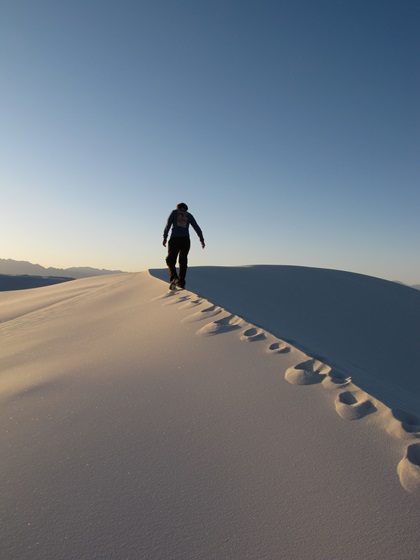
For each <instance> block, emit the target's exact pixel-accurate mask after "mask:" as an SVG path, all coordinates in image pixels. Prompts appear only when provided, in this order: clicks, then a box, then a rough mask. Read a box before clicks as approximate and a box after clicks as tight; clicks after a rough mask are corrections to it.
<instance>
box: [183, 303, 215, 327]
mask: <svg viewBox="0 0 420 560" xmlns="http://www.w3.org/2000/svg"><path fill="white" fill-rule="evenodd" d="M221 312H222V308H221V307H218V306H217V305H211V306H210V307H206V309H202V310H201V311H197V313H194V314H193V315H189V316H188V317H185V319H182V321H181V322H182V323H194V322H195V321H202V320H203V319H208V318H209V317H214V316H215V315H218V314H219V313H221Z"/></svg>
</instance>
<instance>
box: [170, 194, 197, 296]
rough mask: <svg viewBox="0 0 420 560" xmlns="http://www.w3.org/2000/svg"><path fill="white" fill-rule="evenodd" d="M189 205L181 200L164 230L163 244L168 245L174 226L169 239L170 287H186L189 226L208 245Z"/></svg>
mask: <svg viewBox="0 0 420 560" xmlns="http://www.w3.org/2000/svg"><path fill="white" fill-rule="evenodd" d="M187 210H188V206H187V205H186V204H185V202H180V203H179V204H178V205H177V207H176V209H175V210H172V212H171V213H170V215H169V218H168V221H167V223H166V227H165V230H164V232H163V246H164V247H166V240H167V239H168V233H169V230H170V229H171V228H172V233H171V238H170V239H169V246H168V256H167V257H166V264H167V265H168V269H169V276H170V282H171V283H170V285H169V288H170V289H171V290H174V289H175V287H176V285H178V287H179V288H185V276H186V274H187V267H188V252H189V250H190V234H189V231H188V229H189V226H190V225H191V226H192V227H193V228H194V230H195V231H196V233H197V235H198V237H199V239H200V241H201V246H202V247H203V249H204V247H205V246H206V245H205V243H204V237H203V232H202V231H201V228H200V226H199V225H198V224H197V222H196V221H195V219H194V216H193V215H192V214H190V213H189V212H188V211H187ZM178 257H179V276H178V274H177V272H176V261H177V259H178Z"/></svg>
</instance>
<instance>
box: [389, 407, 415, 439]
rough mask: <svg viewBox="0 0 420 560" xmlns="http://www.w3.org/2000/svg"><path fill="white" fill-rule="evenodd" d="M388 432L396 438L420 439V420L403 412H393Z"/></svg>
mask: <svg viewBox="0 0 420 560" xmlns="http://www.w3.org/2000/svg"><path fill="white" fill-rule="evenodd" d="M387 431H388V433H389V434H391V435H393V436H395V437H400V438H403V437H406V436H407V435H411V436H413V437H415V438H420V418H419V417H418V416H415V415H414V414H409V413H408V412H404V411H403V410H391V418H390V421H389V422H388V426H387Z"/></svg>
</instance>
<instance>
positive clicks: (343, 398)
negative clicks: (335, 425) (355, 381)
mask: <svg viewBox="0 0 420 560" xmlns="http://www.w3.org/2000/svg"><path fill="white" fill-rule="evenodd" d="M335 410H336V411H337V414H338V415H339V416H341V418H344V420H359V418H363V417H364V416H366V415H367V414H371V413H372V412H375V411H376V407H375V405H374V404H373V403H372V401H371V400H369V399H368V398H365V399H364V400H358V399H357V397H356V394H355V393H354V392H351V391H343V392H342V393H340V394H339V395H338V397H337V398H336V400H335Z"/></svg>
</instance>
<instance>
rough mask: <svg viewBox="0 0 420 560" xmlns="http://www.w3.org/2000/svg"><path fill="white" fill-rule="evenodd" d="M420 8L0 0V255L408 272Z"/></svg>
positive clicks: (122, 264)
mask: <svg viewBox="0 0 420 560" xmlns="http://www.w3.org/2000/svg"><path fill="white" fill-rule="evenodd" d="M419 16H420V4H419V3H418V1H417V0H399V1H398V2H397V1H394V0H393V1H388V0H289V1H288V2H286V1H282V0H277V1H268V0H258V1H257V0H255V1H254V0H252V1H251V0H211V1H210V0H208V1H202V0H184V1H181V0H150V1H141V0H137V1H135V0H36V1H34V0H3V2H2V3H1V5H0V56H1V58H0V71H1V74H0V75H1V83H2V87H1V90H2V103H1V106H0V160H1V162H0V189H1V193H2V201H3V203H2V206H1V223H0V234H1V239H2V242H1V252H0V257H2V258H13V259H18V260H29V261H31V262H38V263H40V264H42V265H44V266H56V267H70V266H94V267H99V268H112V269H122V270H128V271H136V270H144V269H146V268H148V267H160V266H164V257H165V249H164V248H163V247H162V245H161V240H162V231H163V228H164V225H165V221H166V218H167V216H168V215H169V213H170V211H171V210H172V209H173V208H174V207H175V205H176V203H178V202H180V201H185V202H186V203H187V204H188V205H189V207H190V211H191V212H192V213H193V214H194V216H195V218H196V219H197V221H198V223H199V224H200V225H201V227H202V229H203V231H204V234H205V238H206V243H207V247H206V249H205V250H204V251H203V250H202V249H201V247H200V245H199V243H198V239H197V238H196V236H195V233H194V232H192V237H193V244H192V250H191V253H190V265H207V264H208V265H243V264H295V265H303V266H316V267H325V268H337V269H341V270H351V271H355V272H360V273H364V274H370V275H373V276H379V277H383V278H388V279H398V280H401V281H403V282H407V283H411V284H414V283H420V259H419V246H420V220H419V210H420V188H419V163H418V160H419V158H418V155H419V148H420V140H419V102H418V98H419V93H420V87H419V86H420V73H419V67H418V63H417V59H418V55H419V50H420V49H419V42H420V41H419V38H418V37H419V33H418V25H417V22H418V21H419Z"/></svg>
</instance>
